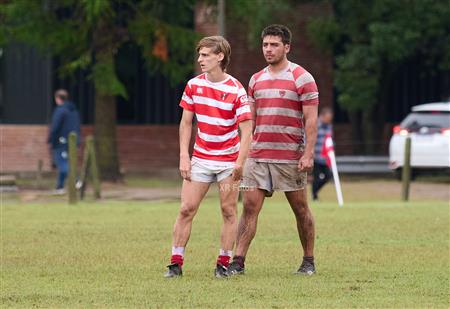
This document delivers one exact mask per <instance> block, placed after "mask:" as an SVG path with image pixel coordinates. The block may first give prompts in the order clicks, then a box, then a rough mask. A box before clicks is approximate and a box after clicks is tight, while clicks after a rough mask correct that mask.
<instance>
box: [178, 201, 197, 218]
mask: <svg viewBox="0 0 450 309" xmlns="http://www.w3.org/2000/svg"><path fill="white" fill-rule="evenodd" d="M195 209H196V207H195V205H193V204H189V203H183V204H182V205H181V209H180V217H181V218H182V219H192V218H193V217H194V215H195Z"/></svg>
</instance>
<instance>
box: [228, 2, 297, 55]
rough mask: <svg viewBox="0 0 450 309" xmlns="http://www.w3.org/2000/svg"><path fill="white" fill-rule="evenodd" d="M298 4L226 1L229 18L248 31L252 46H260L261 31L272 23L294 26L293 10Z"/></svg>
mask: <svg viewBox="0 0 450 309" xmlns="http://www.w3.org/2000/svg"><path fill="white" fill-rule="evenodd" d="M296 4H298V1H293V0H278V1H268V0H252V1H248V0H233V1H226V10H227V17H229V21H231V22H232V23H236V24H237V25H239V28H240V29H246V31H247V39H248V41H249V43H250V46H252V47H255V46H259V45H260V42H261V31H262V29H264V27H266V26H267V25H270V24H272V23H283V24H285V25H287V26H292V25H291V24H290V21H294V20H295V19H294V18H290V17H294V16H295V14H294V15H292V16H291V14H293V10H292V8H293V7H295V6H296Z"/></svg>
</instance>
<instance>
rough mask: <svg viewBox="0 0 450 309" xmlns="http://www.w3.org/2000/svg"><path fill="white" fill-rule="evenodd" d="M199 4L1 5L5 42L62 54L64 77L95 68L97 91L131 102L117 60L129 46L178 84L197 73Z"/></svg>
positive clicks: (112, 0) (108, 0) (88, 0)
mask: <svg viewBox="0 0 450 309" xmlns="http://www.w3.org/2000/svg"><path fill="white" fill-rule="evenodd" d="M195 3H196V1H195V0H181V1H178V0H169V1H157V0H140V1H126V0H81V1H78V0H63V1H47V0H20V1H10V2H6V3H2V4H0V20H1V21H2V23H1V25H0V44H7V43H8V42H11V41H16V42H23V43H26V44H29V45H32V46H35V47H37V48H39V49H40V50H41V51H42V52H43V53H50V54H53V55H56V56H59V58H60V59H61V60H62V66H61V68H60V73H61V74H63V75H67V74H72V73H74V72H76V71H77V70H79V69H87V70H90V71H91V74H90V77H91V78H92V80H93V82H94V84H95V87H96V89H97V90H99V91H100V92H101V93H104V94H109V95H120V96H123V97H125V98H126V97H127V92H126V89H125V87H124V85H123V84H122V83H121V82H120V80H119V79H118V77H117V73H116V70H115V64H114V60H113V59H114V54H115V53H116V51H117V50H118V49H119V48H120V47H121V46H122V45H123V44H125V43H129V42H132V43H135V44H137V45H138V46H139V47H140V48H141V51H142V57H143V58H144V59H145V60H146V63H147V65H148V68H149V70H150V72H162V73H163V74H165V75H166V76H168V77H169V78H170V80H171V81H172V82H173V83H178V82H180V80H182V79H185V78H186V76H187V75H188V74H189V72H191V71H192V69H193V58H192V53H193V49H194V46H195V42H196V40H197V39H198V35H197V34H196V33H195V32H194V30H193V29H192V24H191V20H192V14H193V8H194V5H195ZM156 44H161V46H162V47H161V50H159V53H157V52H155V45H156ZM166 53H167V57H166V56H165V54H166ZM162 58H163V59H162Z"/></svg>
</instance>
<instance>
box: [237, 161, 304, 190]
mask: <svg viewBox="0 0 450 309" xmlns="http://www.w3.org/2000/svg"><path fill="white" fill-rule="evenodd" d="M306 178H307V173H306V172H299V171H298V165H297V164H291V163H266V162H256V161H255V160H254V159H247V161H246V162H245V167H244V172H243V176H242V182H241V188H242V189H243V190H248V189H254V188H258V189H262V190H265V191H267V193H268V194H266V195H267V196H271V195H272V193H273V191H284V192H289V191H297V190H301V189H304V188H305V187H306Z"/></svg>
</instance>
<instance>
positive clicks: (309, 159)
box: [298, 154, 314, 173]
mask: <svg viewBox="0 0 450 309" xmlns="http://www.w3.org/2000/svg"><path fill="white" fill-rule="evenodd" d="M313 167H314V157H313V156H312V155H307V154H304V155H303V156H302V157H301V158H300V160H299V161H298V171H299V172H307V173H311V172H312V170H313Z"/></svg>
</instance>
